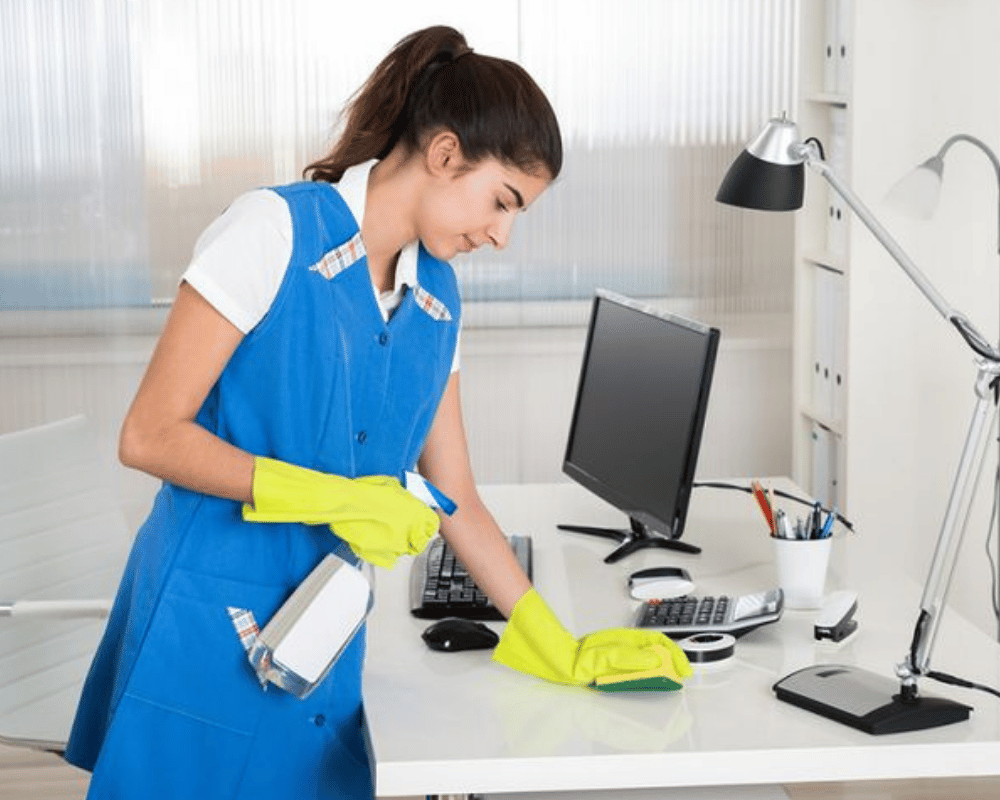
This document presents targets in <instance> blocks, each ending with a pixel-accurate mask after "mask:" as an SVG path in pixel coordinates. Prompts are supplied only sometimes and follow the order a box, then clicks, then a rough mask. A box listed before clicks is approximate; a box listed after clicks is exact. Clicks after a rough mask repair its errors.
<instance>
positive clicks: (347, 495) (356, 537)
mask: <svg viewBox="0 0 1000 800" xmlns="http://www.w3.org/2000/svg"><path fill="white" fill-rule="evenodd" d="M253 499H254V504H253V505H252V506H250V505H247V504H244V505H243V519H245V520H247V521H248V522H303V523H305V524H307V525H329V526H330V529H331V530H332V531H333V532H334V533H336V534H337V536H339V537H340V538H341V539H343V540H344V541H345V542H347V543H348V544H349V545H350V546H351V550H353V551H354V553H355V554H356V555H358V556H359V557H360V558H363V559H364V560H365V561H368V562H370V563H372V564H375V565H376V566H379V567H385V568H386V569H392V567H393V566H395V564H396V559H397V558H399V556H401V555H416V554H417V553H419V552H421V551H422V550H423V549H424V548H425V547H426V546H427V542H429V541H430V539H431V537H433V536H434V534H435V533H437V530H438V527H439V525H440V520H439V519H438V515H437V514H435V513H434V512H433V511H432V510H431V508H430V507H429V506H427V505H426V504H425V503H422V502H421V501H420V500H418V499H417V498H416V497H414V496H413V495H412V494H410V493H409V492H408V491H407V490H406V489H404V488H403V486H402V485H401V484H400V482H399V481H398V480H396V479H395V478H392V477H389V476H388V475H369V476H366V477H363V478H344V477H342V476H340V475H329V474H327V473H324V472H317V471H316V470H311V469H306V468H305V467H297V466H295V465H294V464H286V463H285V462H284V461H276V460H274V459H272V458H261V457H258V458H255V459H254V473H253Z"/></svg>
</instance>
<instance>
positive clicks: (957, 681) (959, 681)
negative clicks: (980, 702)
mask: <svg viewBox="0 0 1000 800" xmlns="http://www.w3.org/2000/svg"><path fill="white" fill-rule="evenodd" d="M925 675H926V676H927V677H928V678H933V679H934V680H936V681H940V682H941V683H947V684H950V685H952V686H961V687H962V688H963V689H978V690H979V691H981V692H986V693H987V694H992V695H994V696H995V697H1000V691H997V690H996V689H994V688H993V687H992V686H985V685H983V684H981V683H973V682H972V681H967V680H965V678H956V677H955V676H954V675H949V674H948V673H946V672H938V671H937V670H929V671H928V672H926V673H925Z"/></svg>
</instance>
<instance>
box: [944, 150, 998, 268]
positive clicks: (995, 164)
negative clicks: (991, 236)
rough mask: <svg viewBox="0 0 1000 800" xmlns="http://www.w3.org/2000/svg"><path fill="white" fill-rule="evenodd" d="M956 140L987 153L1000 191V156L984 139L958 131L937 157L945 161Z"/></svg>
mask: <svg viewBox="0 0 1000 800" xmlns="http://www.w3.org/2000/svg"><path fill="white" fill-rule="evenodd" d="M956 142H968V143H969V144H971V145H974V146H975V147H978V148H979V149H980V150H981V151H982V152H983V153H984V154H985V155H986V157H987V158H988V159H989V160H990V163H991V164H993V171H994V172H995V173H996V176H997V190H998V192H1000V158H997V154H996V153H994V152H993V150H991V149H990V147H989V145H987V144H986V142H984V141H983V140H982V139H977V138H976V137H975V136H970V135H969V134H967V133H956V134H955V135H954V136H952V137H950V138H949V139H948V140H947V141H945V143H944V144H943V145H941V149H940V150H938V152H937V158H939V159H941V160H942V161H943V160H944V156H945V154H946V153H947V152H948V151H949V150H950V149H951V147H952V145H953V144H955V143H956ZM997 250H998V251H1000V201H998V203H997Z"/></svg>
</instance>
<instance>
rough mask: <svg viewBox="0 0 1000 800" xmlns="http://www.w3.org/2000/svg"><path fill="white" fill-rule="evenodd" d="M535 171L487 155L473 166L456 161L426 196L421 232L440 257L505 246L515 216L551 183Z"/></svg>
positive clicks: (420, 218) (420, 216)
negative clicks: (487, 247) (487, 246)
mask: <svg viewBox="0 0 1000 800" xmlns="http://www.w3.org/2000/svg"><path fill="white" fill-rule="evenodd" d="M549 183H550V180H549V178H548V176H547V175H544V174H541V175H534V174H529V173H526V172H522V171H521V170H519V169H517V168H516V167H510V166H507V165H505V164H502V163H501V162H499V161H497V160H496V159H494V158H487V159H485V160H484V161H481V162H479V163H478V164H476V165H475V166H473V167H472V168H471V169H470V168H468V167H465V168H462V166H461V164H460V163H458V162H456V163H453V164H452V165H451V166H450V167H449V168H448V169H447V170H445V171H442V173H441V174H440V175H438V176H436V177H435V179H434V180H433V181H431V182H430V184H429V185H428V187H427V190H426V191H425V192H424V193H423V195H422V197H421V202H420V204H419V208H418V210H417V229H418V230H417V234H418V236H419V238H420V241H421V242H423V244H424V247H426V248H427V250H428V251H429V252H430V253H431V254H432V255H434V256H435V257H437V258H440V259H442V260H445V261H447V260H449V259H451V258H453V257H454V256H455V255H457V254H459V253H471V252H472V251H473V250H475V249H477V248H479V247H482V246H483V245H492V246H493V247H495V248H496V249H498V250H499V249H501V248H503V247H506V245H507V242H508V240H509V238H510V232H511V228H512V227H513V225H514V219H515V218H516V217H517V215H518V214H519V213H521V212H522V211H525V210H527V209H528V208H529V207H530V206H531V204H532V203H533V202H534V201H535V200H536V199H537V198H538V196H539V195H540V194H541V193H542V192H543V191H545V189H546V187H548V185H549Z"/></svg>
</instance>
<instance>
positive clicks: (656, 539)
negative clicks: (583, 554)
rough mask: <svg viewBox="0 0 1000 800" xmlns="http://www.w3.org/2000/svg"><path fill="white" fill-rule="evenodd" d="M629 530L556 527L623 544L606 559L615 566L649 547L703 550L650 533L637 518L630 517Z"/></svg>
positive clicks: (606, 561)
mask: <svg viewBox="0 0 1000 800" xmlns="http://www.w3.org/2000/svg"><path fill="white" fill-rule="evenodd" d="M629 524H630V525H631V528H630V529H629V530H623V529H621V528H594V527H591V526H589V525H556V527H557V528H558V529H559V530H561V531H570V532H572V533H585V534H587V535H588V536H600V537H601V538H603V539H613V540H614V541H616V542H621V543H622V544H621V546H620V547H617V548H615V549H614V550H612V551H611V552H610V553H609V554H608V555H607V556H605V557H604V563H605V564H614V563H615V562H616V561H621V560H622V559H623V558H625V556H630V555H632V553H636V552H638V551H639V550H644V549H645V548H647V547H659V548H662V549H664V550H679V551H681V552H682V553H700V552H701V548H700V547H697V546H696V545H693V544H688V543H687V542H682V541H681V540H680V539H668V538H667V537H666V536H663V535H661V534H659V533H650V532H649V530H648V529H647V528H646V526H645V525H643V524H642V523H641V522H639V520H637V519H636V518H635V517H629Z"/></svg>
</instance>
